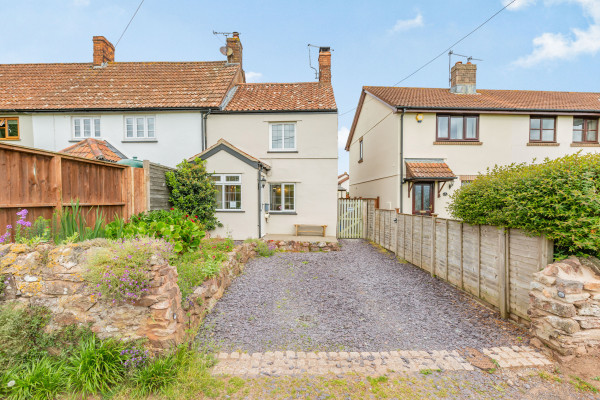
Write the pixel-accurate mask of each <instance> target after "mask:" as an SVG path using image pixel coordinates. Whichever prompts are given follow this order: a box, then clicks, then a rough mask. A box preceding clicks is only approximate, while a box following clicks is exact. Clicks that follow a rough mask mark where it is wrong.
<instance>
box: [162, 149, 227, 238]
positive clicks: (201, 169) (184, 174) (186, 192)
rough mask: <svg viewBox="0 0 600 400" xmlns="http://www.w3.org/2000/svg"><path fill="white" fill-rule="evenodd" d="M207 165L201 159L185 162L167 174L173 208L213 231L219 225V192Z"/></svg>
mask: <svg viewBox="0 0 600 400" xmlns="http://www.w3.org/2000/svg"><path fill="white" fill-rule="evenodd" d="M205 164H206V162H205V161H202V160H201V159H200V158H197V159H196V160H194V161H193V162H188V161H187V160H183V161H182V162H181V163H180V164H179V165H177V169H176V170H175V171H168V172H167V173H166V178H167V186H168V188H169V191H170V196H169V201H170V202H171V204H172V205H173V207H175V208H177V209H179V210H181V211H183V212H185V213H187V214H189V215H191V216H194V217H197V218H198V220H199V221H200V222H201V223H202V224H203V225H204V227H205V229H206V230H212V229H215V227H216V226H217V224H218V221H217V218H216V217H215V210H216V207H217V200H216V197H215V195H216V193H217V190H216V188H215V185H214V183H213V181H212V180H211V178H210V174H209V173H208V172H206V166H205Z"/></svg>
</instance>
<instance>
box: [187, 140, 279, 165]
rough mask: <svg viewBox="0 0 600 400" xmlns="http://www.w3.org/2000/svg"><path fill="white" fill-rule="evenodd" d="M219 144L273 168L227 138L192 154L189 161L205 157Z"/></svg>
mask: <svg viewBox="0 0 600 400" xmlns="http://www.w3.org/2000/svg"><path fill="white" fill-rule="evenodd" d="M219 146H227V147H229V148H230V149H231V150H233V151H235V152H236V153H238V154H240V155H242V156H244V157H245V158H247V159H248V160H250V161H254V162H256V163H258V164H261V165H262V166H263V167H265V169H267V170H269V169H271V167H270V166H269V164H267V163H265V162H264V161H261V160H259V159H258V158H256V157H253V156H251V155H250V154H248V153H246V152H245V151H243V150H240V149H239V148H238V147H235V146H234V145H232V144H231V143H229V142H228V141H227V140H225V139H223V138H221V139H219V140H217V143H215V144H213V145H212V146H210V147H209V148H207V149H206V150H204V151H203V152H201V153H198V154H196V155H195V156H192V157H190V158H188V161H190V162H192V161H194V160H196V158H203V156H204V155H205V154H208V153H212V151H213V150H214V149H216V148H218V147H219ZM209 157H210V155H209Z"/></svg>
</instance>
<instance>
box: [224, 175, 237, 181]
mask: <svg viewBox="0 0 600 400" xmlns="http://www.w3.org/2000/svg"><path fill="white" fill-rule="evenodd" d="M225 180H226V181H227V182H239V181H240V177H239V176H235V175H234V176H228V177H226V178H225Z"/></svg>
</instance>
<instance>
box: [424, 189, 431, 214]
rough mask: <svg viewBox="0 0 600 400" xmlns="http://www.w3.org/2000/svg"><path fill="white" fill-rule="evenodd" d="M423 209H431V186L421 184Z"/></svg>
mask: <svg viewBox="0 0 600 400" xmlns="http://www.w3.org/2000/svg"><path fill="white" fill-rule="evenodd" d="M423 210H424V211H429V210H431V186H430V185H423Z"/></svg>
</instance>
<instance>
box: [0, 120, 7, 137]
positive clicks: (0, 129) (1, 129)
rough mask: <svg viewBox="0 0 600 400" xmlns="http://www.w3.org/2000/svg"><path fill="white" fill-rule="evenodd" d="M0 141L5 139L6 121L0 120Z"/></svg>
mask: <svg viewBox="0 0 600 400" xmlns="http://www.w3.org/2000/svg"><path fill="white" fill-rule="evenodd" d="M0 139H6V120H5V119H0Z"/></svg>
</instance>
